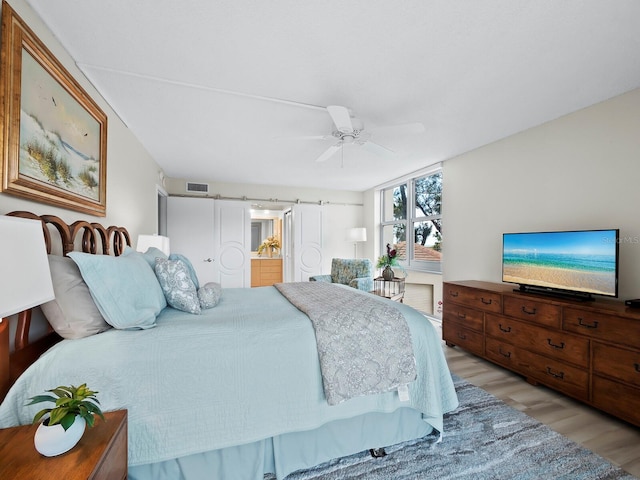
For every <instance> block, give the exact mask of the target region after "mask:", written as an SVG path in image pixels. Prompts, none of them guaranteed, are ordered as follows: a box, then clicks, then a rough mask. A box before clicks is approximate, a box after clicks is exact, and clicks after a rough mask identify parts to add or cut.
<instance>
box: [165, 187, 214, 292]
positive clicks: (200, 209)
mask: <svg viewBox="0 0 640 480" xmlns="http://www.w3.org/2000/svg"><path fill="white" fill-rule="evenodd" d="M214 215H215V200H213V199H211V198H192V197H169V198H168V199H167V236H168V237H169V241H170V246H171V253H180V254H182V255H184V256H185V257H187V258H188V259H189V260H190V261H191V263H192V264H193V268H194V269H195V271H196V274H197V276H198V280H199V282H200V284H201V285H204V284H205V283H207V282H214V281H217V280H216V278H217V277H216V272H215V268H214V267H215V263H216V262H215V258H216V251H215V249H214V245H215V239H214V224H213V221H214Z"/></svg>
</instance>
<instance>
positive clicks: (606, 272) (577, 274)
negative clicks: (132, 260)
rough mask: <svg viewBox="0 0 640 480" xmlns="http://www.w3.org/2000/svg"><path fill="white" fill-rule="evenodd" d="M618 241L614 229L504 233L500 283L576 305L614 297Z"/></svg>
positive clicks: (616, 284) (616, 292)
mask: <svg viewBox="0 0 640 480" xmlns="http://www.w3.org/2000/svg"><path fill="white" fill-rule="evenodd" d="M619 235H620V233H619V230H618V229H611V230H580V231H566V232H529V233H505V234H503V238H502V281H503V282H507V283H516V284H518V285H520V287H519V290H520V291H525V292H531V293H541V294H547V295H558V296H567V297H570V298H575V299H577V300H592V299H593V296H592V295H604V296H608V297H617V296H618V264H619V261H618V245H619Z"/></svg>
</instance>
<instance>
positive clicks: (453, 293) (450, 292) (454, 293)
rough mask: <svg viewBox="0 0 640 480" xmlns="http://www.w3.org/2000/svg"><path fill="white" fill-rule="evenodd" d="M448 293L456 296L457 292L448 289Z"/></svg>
mask: <svg viewBox="0 0 640 480" xmlns="http://www.w3.org/2000/svg"><path fill="white" fill-rule="evenodd" d="M449 295H451V296H452V297H457V296H458V292H452V291H451V290H449Z"/></svg>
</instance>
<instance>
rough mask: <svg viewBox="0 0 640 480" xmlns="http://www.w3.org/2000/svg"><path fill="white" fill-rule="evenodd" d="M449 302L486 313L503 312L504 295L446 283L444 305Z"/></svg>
mask: <svg viewBox="0 0 640 480" xmlns="http://www.w3.org/2000/svg"><path fill="white" fill-rule="evenodd" d="M449 301H451V302H454V303H457V304H460V305H465V306H467V307H472V308H477V309H479V310H484V311H485V312H494V313H501V312H502V295H500V294H499V293H496V292H489V291H487V290H480V289H478V288H471V287H464V286H462V285H455V284H451V283H445V284H444V304H445V305H446V304H447V302H449Z"/></svg>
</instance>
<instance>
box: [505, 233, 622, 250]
mask: <svg viewBox="0 0 640 480" xmlns="http://www.w3.org/2000/svg"><path fill="white" fill-rule="evenodd" d="M504 251H505V252H523V251H529V252H531V251H535V252H538V253H555V254H573V255H607V256H609V255H610V256H614V255H615V252H616V231H615V230H591V231H579V232H544V233H507V234H505V235H504Z"/></svg>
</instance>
